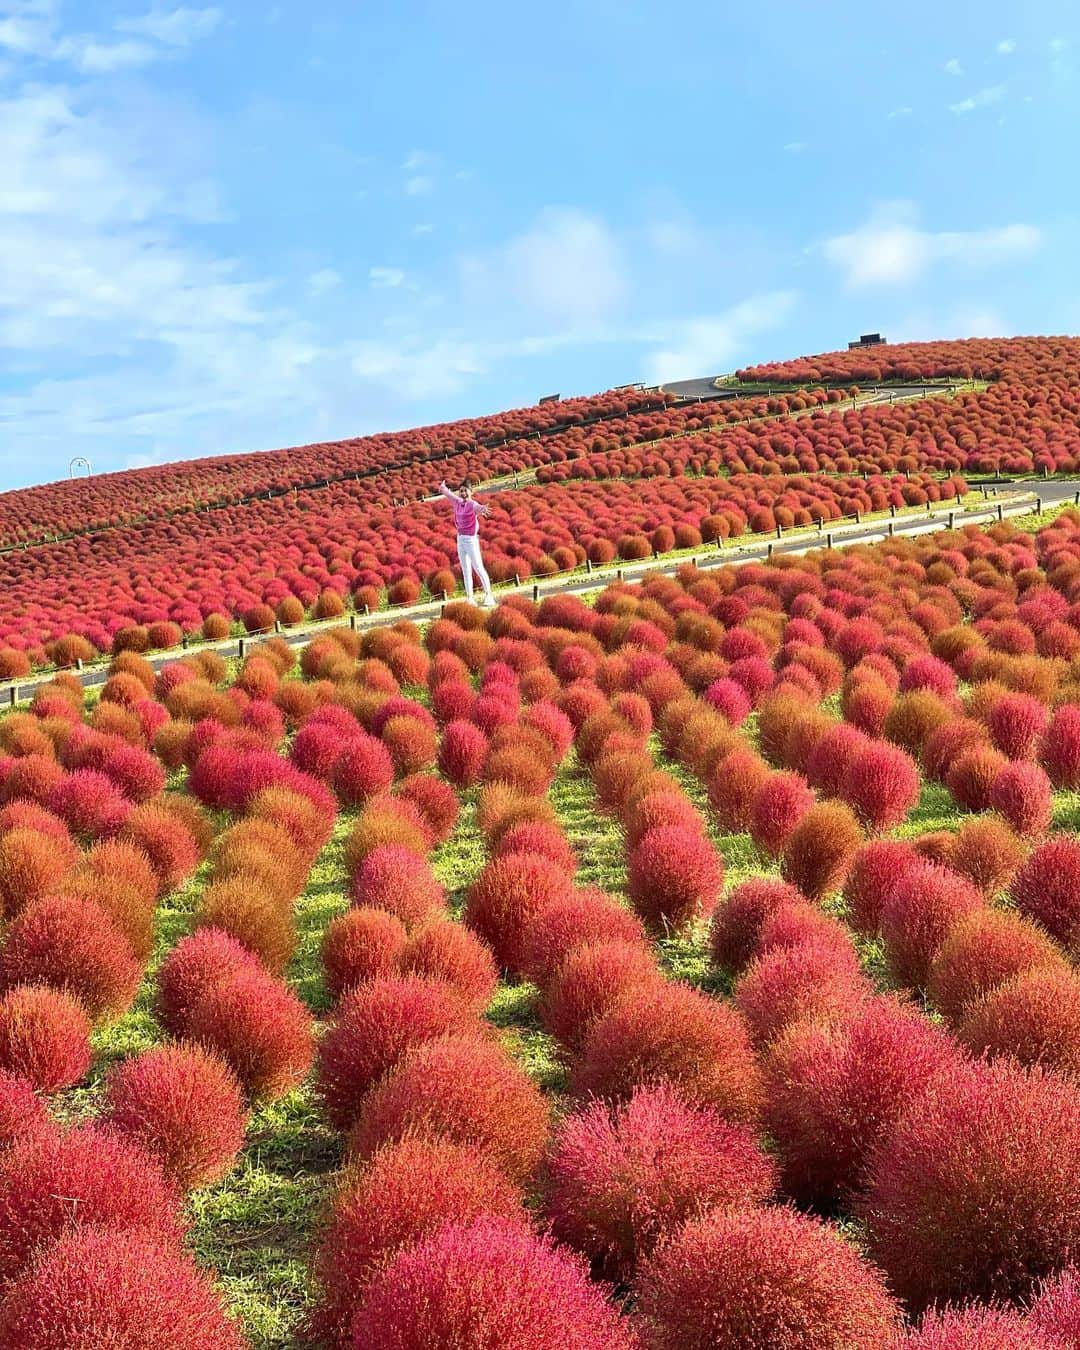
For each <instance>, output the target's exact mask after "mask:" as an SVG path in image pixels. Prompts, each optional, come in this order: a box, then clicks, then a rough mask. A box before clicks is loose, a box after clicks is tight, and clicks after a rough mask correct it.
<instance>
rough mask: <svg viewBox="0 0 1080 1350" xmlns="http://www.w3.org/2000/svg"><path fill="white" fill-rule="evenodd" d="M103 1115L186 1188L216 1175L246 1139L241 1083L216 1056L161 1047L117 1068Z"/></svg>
mask: <svg viewBox="0 0 1080 1350" xmlns="http://www.w3.org/2000/svg"><path fill="white" fill-rule="evenodd" d="M105 1100H106V1110H105V1116H106V1119H107V1120H108V1121H109V1122H110V1124H111V1125H112V1126H113V1128H114V1129H116V1130H118V1131H119V1132H120V1133H121V1134H123V1135H126V1136H127V1137H128V1138H131V1139H133V1140H135V1141H136V1142H137V1143H139V1144H141V1145H142V1146H143V1147H144V1148H145V1149H146V1150H147V1152H149V1153H152V1154H153V1155H154V1156H155V1157H156V1158H157V1159H158V1161H159V1162H160V1163H161V1165H162V1167H163V1168H164V1169H165V1172H166V1174H167V1175H168V1176H170V1177H172V1179H173V1180H174V1181H176V1182H177V1184H178V1185H180V1186H182V1187H183V1188H184V1189H185V1190H187V1189H190V1188H192V1187H195V1186H205V1185H208V1184H209V1183H210V1182H211V1181H218V1180H220V1178H221V1177H223V1176H224V1175H225V1174H226V1173H227V1172H228V1171H229V1169H230V1168H231V1167H232V1165H233V1163H234V1161H235V1160H236V1155H237V1154H238V1153H239V1151H240V1146H241V1145H242V1144H243V1142H244V1122H245V1119H246V1112H245V1109H244V1101H243V1097H242V1095H241V1092H240V1085H239V1083H238V1082H237V1081H236V1079H235V1078H234V1076H233V1075H232V1073H231V1072H230V1071H229V1069H228V1068H227V1067H226V1065H225V1064H224V1063H223V1062H222V1061H221V1060H220V1059H218V1058H217V1057H216V1056H215V1055H211V1054H208V1053H207V1052H206V1051H204V1050H201V1049H199V1048H198V1047H197V1046H191V1045H163V1046H156V1047H155V1048H154V1049H152V1050H147V1051H144V1053H143V1054H141V1055H136V1056H134V1057H133V1058H131V1059H128V1060H125V1061H124V1063H122V1064H120V1065H118V1066H117V1067H116V1068H114V1069H113V1070H112V1071H111V1072H110V1073H109V1076H108V1079H107V1081H106V1087H105Z"/></svg>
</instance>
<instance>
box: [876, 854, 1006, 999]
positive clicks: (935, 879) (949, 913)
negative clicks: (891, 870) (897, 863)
mask: <svg viewBox="0 0 1080 1350" xmlns="http://www.w3.org/2000/svg"><path fill="white" fill-rule="evenodd" d="M982 906H983V898H982V896H981V895H980V894H979V892H978V891H977V890H976V889H975V887H974V886H973V885H972V884H971V882H970V881H966V880H965V879H964V878H963V877H961V876H958V875H957V874H956V873H955V872H950V871H948V870H947V869H946V868H944V867H938V866H935V865H934V864H933V863H929V862H923V863H922V865H921V866H920V867H918V868H912V869H911V870H910V871H909V872H906V873H905V874H904V875H903V876H902V877H900V879H899V880H898V881H897V882H896V883H895V884H894V885H893V886H892V887H891V889H890V890H889V891H888V893H887V894H886V896H885V900H884V903H883V905H882V910H881V936H882V940H883V943H884V946H885V958H886V960H887V961H888V963H889V972H890V974H891V975H892V977H893V979H894V980H895V981H896V983H897V984H900V985H907V986H909V987H912V988H916V987H921V986H923V985H925V983H926V978H927V976H928V974H929V973H930V965H931V963H932V962H933V960H934V957H935V956H936V955H937V954H938V951H939V950H940V948H941V945H942V943H943V942H944V941H945V939H946V938H947V937H948V936H949V933H950V932H951V931H952V929H953V927H954V926H955V925H956V924H957V923H958V922H959V921H960V920H961V919H963V918H966V917H967V915H969V914H973V913H974V912H975V911H976V910H978V909H981V908H982Z"/></svg>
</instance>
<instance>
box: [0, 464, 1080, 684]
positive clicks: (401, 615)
mask: <svg viewBox="0 0 1080 1350" xmlns="http://www.w3.org/2000/svg"><path fill="white" fill-rule="evenodd" d="M1038 486H1042V487H1045V488H1048V489H1049V488H1058V489H1060V490H1061V496H1060V497H1058V498H1056V499H1054V500H1066V499H1068V498H1069V497H1072V496H1073V495H1075V494H1080V480H1075V479H1070V480H1064V481H1062V482H1060V483H1053V482H1051V483H1045V484H1043V483H1038V484H1036V483H1033V484H1031V488H1032V489H1034V488H1035V487H1038ZM989 490H990V489H989V488H987V491H989ZM993 490H994V491H995V493H1000V496H999V497H995V500H994V501H990V500H989V498H988V499H987V500H986V501H985V502H980V503H975V504H972V505H969V506H951V507H950V506H941V507H937V508H934V509H931V510H928V511H926V512H925V513H923V512H921V511H908V512H905V513H902V514H901V515H898V516H896V517H895V518H894V519H879V520H872V521H847V522H838V523H836V524H834V525H833V526H832V528H831V529H828V530H826V529H825V528H824V527H822V528H821V529H818V530H804V529H800V530H789V531H788V532H787V534H786V535H785V534H783V533H780V534H779V536H778V537H773V538H770V537H767V536H765V535H753V536H752V537H751V538H750V539H748V540H740V541H739V542H738V543H736V544H723V545H720V544H704V545H702V551H701V552H700V553H698V554H696V555H693V556H690V557H688V556H687V555H686V554H685V553H684V554H681V555H680V556H678V557H671V558H668V559H667V560H666V561H665V560H663V559H660V560H657V559H655V558H648V559H645V560H644V561H642V562H635V563H623V564H621V565H619V564H614V563H613V564H611V565H609V566H607V567H603V568H595V569H590V570H588V571H586V572H578V571H575V572H571V573H563V574H560V575H556V576H552V577H545V578H543V579H541V580H538V581H528V582H525V583H523V584H521V585H509V584H508V585H503V586H498V587H496V592H497V594H498V595H499V597H500V598H501V597H503V596H507V595H520V594H526V595H531V596H532V597H533V598H534V599H540V598H542V597H543V596H545V595H554V594H570V595H583V594H588V593H590V592H592V591H599V590H602V589H603V588H604V587H605V586H607V585H608V584H609V583H610V582H612V581H618V580H630V581H633V580H637V579H639V578H641V577H642V576H644V575H645V574H646V573H661V574H665V573H666V574H668V575H672V574H674V573H675V572H676V571H677V570H678V569H679V568H680V567H681V566H682V565H683V564H684V563H686V562H694V563H696V564H697V566H698V567H700V568H701V569H702V570H708V569H709V568H712V567H724V566H727V565H728V564H730V563H744V562H755V561H762V560H764V559H767V558H771V557H773V556H774V555H775V554H778V553H787V554H793V555H799V554H803V553H811V552H813V551H814V550H815V549H820V548H822V547H825V548H844V547H846V546H847V545H850V544H866V543H879V542H881V541H883V540H885V539H890V538H893V537H895V536H896V535H906V536H912V535H920V534H930V533H933V532H934V531H937V530H947V529H952V528H953V527H954V526H955V525H979V524H990V523H992V522H993V521H996V520H1005V519H1007V518H1009V517H1013V516H1024V515H1030V514H1031V513H1032V512H1033V511H1041V510H1042V505H1043V503H1044V502H1048V501H1050V499H1049V498H1046V497H1041V496H1040V494H1038V493H1036V492H1035V491H1033V490H1028V485H1027V484H1023V485H1009V484H1002V485H1000V486H996V487H995V488H994V489H993ZM455 598H456V599H460V598H461V597H455ZM445 603H446V602H445V601H441V600H428V601H425V602H423V603H421V604H416V605H407V606H401V607H400V608H397V609H379V610H376V611H374V613H371V614H350V615H348V617H346V618H341V619H329V620H324V621H322V622H316V623H308V624H304V625H303V626H302V627H297V628H287V629H282V630H281V631H280V632H279V633H277V634H270V633H266V634H257V635H252V636H250V637H242V638H226V639H224V640H223V641H221V642H199V643H192V644H191V645H190V646H189V645H188V644H187V643H185V645H184V646H183V647H174V648H172V649H171V650H170V651H166V652H155V653H154V654H153V655H151V656H148V657H147V660H148V661H149V662H150V664H151V665H152V666H153V667H154V669H155V670H158V669H160V668H161V667H162V666H165V665H168V663H169V662H170V661H176V660H179V659H180V658H181V657H183V656H185V655H186V654H187V653H188V651H205V650H212V651H217V652H219V653H220V654H221V655H222V656H223V657H226V658H229V657H242V656H244V655H245V654H246V653H247V652H248V651H249V650H250V649H251V648H252V647H254V646H256V645H257V644H258V643H259V641H260V640H262V639H263V638H265V637H270V636H280V637H282V638H284V639H285V641H286V642H288V643H289V644H290V646H294V647H298V646H303V645H304V644H305V643H307V642H310V641H311V639H312V638H313V637H316V636H317V635H318V634H319V633H322V632H326V631H328V630H330V629H334V628H346V627H347V628H353V629H357V630H360V631H364V630H365V629H368V628H379V627H382V626H384V625H387V624H393V623H397V622H399V621H400V620H401V619H411V620H413V621H414V622H418V623H427V622H429V621H430V620H431V619H437V618H438V617H439V615H440V614H441V613H442V611H443V608H444V606H445ZM108 665H109V661H108V660H103V661H102V662H100V663H99V664H96V665H94V666H91V667H87V668H85V669H80V670H79V671H78V675H79V678H80V679H81V680H82V682H83V684H84V685H85V686H86V687H87V688H93V687H94V686H96V685H101V684H104V683H105V681H106V680H107V679H108ZM51 678H52V674H51V673H41V674H39V675H34V676H30V677H27V678H26V679H21V680H9V681H6V682H3V683H0V708H6V707H14V706H15V705H16V704H18V703H24V702H26V701H28V700H29V699H31V698H33V696H34V694H35V692H36V691H37V690H38V689H39V688H40V687H41V685H43V684H47V683H48V682H49V680H50V679H51Z"/></svg>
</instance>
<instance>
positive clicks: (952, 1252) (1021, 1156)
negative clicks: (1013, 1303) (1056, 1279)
mask: <svg viewBox="0 0 1080 1350" xmlns="http://www.w3.org/2000/svg"><path fill="white" fill-rule="evenodd" d="M867 1175H868V1185H867V1189H866V1192H865V1194H864V1196H863V1197H862V1199H861V1200H860V1202H859V1205H858V1210H859V1213H860V1214H861V1216H862V1217H863V1219H864V1220H865V1222H866V1225H867V1229H868V1235H869V1245H870V1253H871V1256H872V1257H873V1258H874V1259H875V1260H876V1261H877V1262H878V1263H879V1264H880V1265H881V1266H882V1267H883V1269H884V1270H885V1273H886V1274H887V1276H888V1277H889V1281H890V1284H891V1285H892V1287H893V1288H894V1289H895V1290H896V1292H897V1294H898V1295H899V1296H900V1297H901V1298H903V1299H904V1300H905V1301H906V1302H907V1303H908V1304H909V1305H910V1306H911V1307H913V1308H922V1307H925V1306H926V1305H928V1304H930V1303H932V1302H944V1301H952V1302H960V1301H963V1300H966V1299H972V1298H980V1299H993V1298H1003V1299H1020V1298H1024V1297H1026V1296H1027V1295H1029V1294H1030V1293H1032V1291H1033V1290H1034V1289H1035V1287H1036V1286H1037V1284H1038V1281H1039V1280H1041V1279H1042V1278H1043V1277H1045V1276H1048V1275H1053V1274H1054V1273H1056V1272H1057V1271H1059V1270H1061V1269H1062V1268H1063V1267H1064V1266H1066V1265H1068V1264H1069V1262H1070V1261H1071V1260H1072V1259H1073V1258H1074V1257H1075V1254H1076V1251H1077V1244H1078V1243H1080V1090H1078V1089H1077V1088H1076V1087H1075V1086H1073V1085H1072V1084H1070V1083H1067V1082H1066V1081H1065V1080H1064V1079H1061V1078H1058V1077H1057V1076H1056V1075H1053V1074H1045V1073H1043V1072H1041V1071H1040V1070H1037V1069H1032V1070H1026V1069H1021V1068H1019V1067H1017V1066H1015V1065H1012V1064H1010V1063H1008V1062H1007V1061H1000V1062H998V1063H996V1064H993V1065H987V1064H984V1063H965V1062H962V1061H961V1062H959V1063H957V1064H956V1065H955V1066H954V1067H953V1069H952V1070H951V1071H950V1072H948V1073H946V1074H942V1075H939V1076H938V1077H936V1078H935V1079H933V1080H932V1081H931V1082H930V1083H929V1084H928V1085H927V1087H926V1088H925V1089H924V1090H923V1091H922V1092H921V1093H918V1094H916V1095H915V1096H914V1097H912V1098H911V1100H910V1101H909V1102H908V1103H907V1106H906V1107H905V1110H904V1112H903V1114H902V1116H901V1117H900V1119H899V1121H898V1123H897V1125H896V1127H895V1128H894V1129H893V1130H891V1131H890V1132H889V1133H888V1135H887V1136H886V1137H885V1139H884V1140H883V1142H882V1144H881V1146H880V1148H879V1149H877V1150H876V1151H875V1153H874V1154H873V1156H872V1157H871V1159H870V1160H869V1166H868V1169H867Z"/></svg>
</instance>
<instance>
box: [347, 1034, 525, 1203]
mask: <svg viewBox="0 0 1080 1350" xmlns="http://www.w3.org/2000/svg"><path fill="white" fill-rule="evenodd" d="M549 1112H550V1108H549V1106H548V1103H547V1101H546V1099H545V1098H544V1096H543V1094H542V1093H541V1092H540V1090H539V1088H537V1087H536V1086H535V1084H534V1083H533V1082H532V1081H531V1080H530V1079H529V1078H528V1077H527V1075H526V1074H525V1073H524V1072H523V1071H522V1070H521V1069H520V1068H519V1067H518V1066H517V1065H516V1064H515V1063H514V1062H513V1060H512V1059H510V1057H509V1056H508V1055H507V1053H506V1052H505V1050H503V1049H502V1047H501V1046H499V1045H497V1044H495V1043H493V1042H490V1041H486V1040H480V1039H478V1038H477V1037H475V1036H465V1037H462V1036H448V1037H446V1038H445V1039H442V1040H436V1041H429V1042H428V1043H427V1044H425V1045H421V1046H418V1047H417V1048H416V1049H415V1050H413V1051H411V1052H410V1053H409V1054H408V1055H407V1056H406V1058H405V1060H404V1062H403V1063H402V1064H401V1065H400V1066H399V1067H398V1068H397V1069H396V1070H395V1071H394V1072H393V1073H391V1074H390V1075H389V1076H388V1077H386V1078H385V1079H383V1081H382V1082H381V1083H379V1084H378V1085H377V1086H376V1087H375V1088H373V1089H372V1091H371V1092H370V1094H369V1095H368V1097H367V1098H366V1100H365V1101H364V1104H363V1108H362V1110H361V1112H360V1116H359V1119H358V1120H357V1122H356V1125H355V1126H354V1128H353V1130H352V1133H351V1134H350V1136H349V1151H350V1154H351V1155H352V1156H353V1157H355V1158H357V1159H364V1158H369V1157H371V1156H372V1154H374V1153H375V1151H376V1150H377V1149H379V1148H381V1147H382V1146H383V1145H386V1144H391V1143H398V1142H400V1141H401V1140H403V1139H406V1138H411V1137H414V1136H415V1137H425V1138H442V1139H449V1140H451V1141H452V1142H455V1143H459V1144H475V1145H476V1146H477V1147H478V1148H482V1149H483V1150H484V1151H485V1152H486V1153H487V1154H488V1155H489V1156H490V1157H491V1158H493V1159H494V1160H495V1161H496V1162H497V1163H498V1165H499V1167H500V1168H501V1170H502V1171H503V1172H504V1173H505V1174H506V1176H508V1177H509V1178H510V1180H511V1181H514V1182H523V1181H525V1180H526V1179H527V1178H529V1177H531V1176H532V1175H533V1174H534V1173H535V1171H536V1169H537V1166H538V1165H539V1163H540V1159H541V1156H542V1155H543V1151H544V1147H545V1145H546V1143H547V1138H548V1130H549V1127H550V1114H549Z"/></svg>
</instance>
